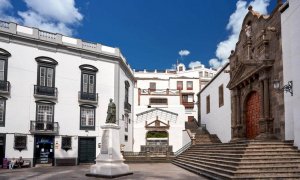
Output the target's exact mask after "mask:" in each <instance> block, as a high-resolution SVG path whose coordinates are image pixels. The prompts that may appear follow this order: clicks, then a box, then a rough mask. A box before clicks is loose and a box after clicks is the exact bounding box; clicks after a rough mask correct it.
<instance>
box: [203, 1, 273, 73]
mask: <svg viewBox="0 0 300 180" xmlns="http://www.w3.org/2000/svg"><path fill="white" fill-rule="evenodd" d="M269 2H270V0H254V1H251V2H250V3H249V4H247V2H246V1H244V0H239V1H238V2H237V3H236V10H235V11H234V12H233V13H232V14H231V15H230V18H229V22H228V24H227V26H226V29H227V30H228V31H230V34H229V36H228V38H227V39H226V40H224V41H222V42H220V43H219V44H218V45H217V49H216V58H213V59H211V60H210V61H209V64H210V66H212V67H213V68H218V67H220V66H222V65H224V64H226V62H228V57H229V55H230V52H231V50H234V49H235V44H236V42H237V41H238V38H239V34H240V31H241V26H242V23H243V20H244V18H245V16H246V14H247V12H248V6H249V5H251V6H253V10H255V11H258V12H259V13H261V14H267V7H268V5H269Z"/></svg>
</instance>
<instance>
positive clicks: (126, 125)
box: [124, 114, 128, 132]
mask: <svg viewBox="0 0 300 180" xmlns="http://www.w3.org/2000/svg"><path fill="white" fill-rule="evenodd" d="M124 128H125V132H128V114H125V119H124Z"/></svg>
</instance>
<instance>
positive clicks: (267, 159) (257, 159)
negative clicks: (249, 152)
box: [240, 156, 300, 163]
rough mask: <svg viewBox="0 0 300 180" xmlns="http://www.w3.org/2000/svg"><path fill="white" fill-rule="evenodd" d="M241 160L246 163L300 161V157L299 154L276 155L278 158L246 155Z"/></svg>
mask: <svg viewBox="0 0 300 180" xmlns="http://www.w3.org/2000/svg"><path fill="white" fill-rule="evenodd" d="M240 160H241V163H244V162H274V161H300V157H299V156H289V157H285V156H281V157H276V159H275V158H272V157H245V158H242V159H240Z"/></svg>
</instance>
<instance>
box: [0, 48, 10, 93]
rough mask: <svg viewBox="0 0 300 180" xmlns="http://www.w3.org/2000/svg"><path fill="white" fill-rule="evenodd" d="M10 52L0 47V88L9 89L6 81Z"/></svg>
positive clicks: (2, 89)
mask: <svg viewBox="0 0 300 180" xmlns="http://www.w3.org/2000/svg"><path fill="white" fill-rule="evenodd" d="M10 56H11V55H10V53H9V52H7V51H6V50H4V49H1V48H0V90H1V91H9V82H8V81H7V60H8V57H10Z"/></svg>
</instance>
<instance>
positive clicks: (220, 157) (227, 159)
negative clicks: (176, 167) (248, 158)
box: [180, 154, 241, 162]
mask: <svg viewBox="0 0 300 180" xmlns="http://www.w3.org/2000/svg"><path fill="white" fill-rule="evenodd" d="M180 156H184V157H189V158H195V157H199V158H208V159H214V160H225V161H231V162H239V161H241V158H235V157H225V156H205V155H189V154H181V155H180Z"/></svg>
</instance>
